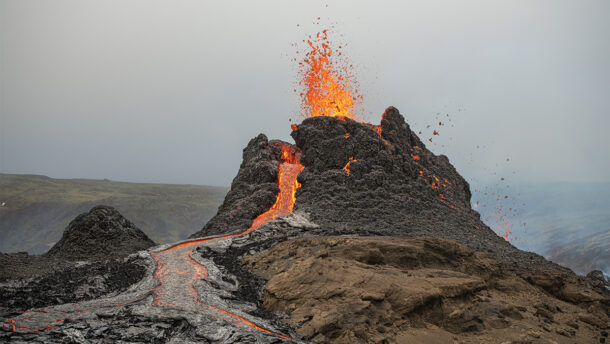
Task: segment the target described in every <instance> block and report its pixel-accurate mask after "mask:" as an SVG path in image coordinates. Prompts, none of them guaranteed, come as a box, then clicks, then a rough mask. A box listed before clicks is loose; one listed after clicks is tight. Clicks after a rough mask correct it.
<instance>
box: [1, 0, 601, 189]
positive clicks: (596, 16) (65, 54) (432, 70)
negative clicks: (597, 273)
mask: <svg viewBox="0 0 610 344" xmlns="http://www.w3.org/2000/svg"><path fill="white" fill-rule="evenodd" d="M326 4H328V7H325V5H326ZM317 17H321V24H320V25H314V24H312V22H313V21H314V20H315V18H317ZM297 24H300V26H297ZM331 24H334V30H333V33H332V35H331V38H330V39H331V40H335V41H337V42H342V43H346V44H347V46H346V48H345V52H346V53H347V54H348V56H349V58H350V60H351V61H352V62H353V63H354V65H355V66H356V72H357V73H356V78H357V79H358V80H359V81H360V91H361V93H362V94H363V95H364V104H363V108H364V114H363V115H364V116H365V118H366V119H367V120H368V121H370V122H372V123H379V120H380V116H381V113H382V112H383V110H384V109H385V108H386V107H387V106H389V105H393V106H395V107H397V108H398V109H399V110H400V111H401V113H402V114H403V115H405V117H406V118H407V121H408V122H409V123H410V124H411V125H412V127H413V129H414V130H415V131H416V132H418V131H419V130H424V131H426V130H429V129H426V126H427V125H432V126H434V125H435V124H437V122H438V121H437V117H438V116H441V117H442V116H445V117H444V118H446V119H451V121H450V123H449V122H447V123H446V124H447V125H444V126H441V127H436V128H437V129H438V130H439V132H440V135H439V136H435V137H434V138H433V142H432V143H429V147H430V148H431V150H432V151H434V152H435V153H437V154H440V153H442V154H446V155H447V156H449V158H450V160H451V161H452V163H454V164H455V165H456V167H457V168H458V171H459V172H460V173H462V174H463V175H464V176H465V177H466V179H469V180H472V179H475V180H483V179H486V178H491V179H493V178H495V176H496V175H506V176H509V175H510V176H511V178H514V179H522V180H527V181H530V182H532V181H534V182H535V181H587V182H595V181H597V182H599V181H601V182H608V181H610V174H609V173H608V171H609V170H610V152H609V149H608V147H610V138H609V137H610V136H609V135H608V129H609V128H610V39H608V34H609V33H610V2H608V1H605V0H600V1H585V0H578V1H514V0H513V1H430V0H426V1H386V2H384V1H375V2H370V1H353V0H346V1H328V2H316V1H299V2H297V1H214V2H212V1H152V0H142V1H109V0H104V1H80V0H77V1H64V0H58V1H28V0H15V1H8V0H0V87H1V89H0V136H1V137H0V171H1V172H2V173H28V174H44V175H48V176H51V177H55V178H96V179H101V178H109V179H112V180H121V181H134V182H160V183H191V184H207V185H229V184H230V182H231V180H232V179H233V177H234V176H235V174H236V173H237V168H238V166H239V164H240V162H241V151H242V149H243V148H244V147H245V145H246V144H247V142H248V141H249V140H250V139H251V138H252V137H254V136H256V135H257V134H258V133H261V132H262V133H265V134H267V136H268V137H269V138H278V139H284V140H288V141H290V142H292V140H291V138H290V136H289V134H290V131H291V130H290V123H291V122H289V119H292V120H293V121H294V120H297V121H300V120H301V118H300V117H299V99H298V97H297V96H296V95H295V94H294V93H293V92H292V89H293V87H294V83H295V81H296V69H295V63H294V62H292V61H291V58H293V57H295V56H296V54H295V49H294V48H293V47H291V45H290V44H291V43H294V42H300V41H301V40H302V39H304V38H305V37H306V35H307V34H314V33H316V32H318V31H319V30H321V29H324V28H327V27H330V25H331ZM340 35H342V37H341V36H340ZM437 113H439V114H440V115H437ZM447 115H449V117H447ZM443 121H445V119H444V120H443ZM451 125H453V127H452V126H451ZM427 133H428V132H427V131H426V132H425V133H424V134H423V135H422V136H423V138H424V139H427V138H428V137H431V135H428V134H427ZM477 146H478V147H479V148H477ZM507 159H509V161H507ZM513 172H514V173H513ZM494 173H496V175H494Z"/></svg>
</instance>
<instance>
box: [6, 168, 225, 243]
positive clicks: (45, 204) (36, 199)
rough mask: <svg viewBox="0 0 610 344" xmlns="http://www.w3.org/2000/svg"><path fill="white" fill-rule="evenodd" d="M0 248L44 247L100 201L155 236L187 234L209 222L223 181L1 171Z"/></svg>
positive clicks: (159, 239) (167, 239)
mask: <svg viewBox="0 0 610 344" xmlns="http://www.w3.org/2000/svg"><path fill="white" fill-rule="evenodd" d="M0 190H1V191H0V204H2V203H4V206H1V207H0V235H1V236H2V238H3V239H2V241H0V252H19V251H28V252H29V253H43V252H46V251H47V250H48V249H49V248H50V247H51V246H52V245H53V243H55V242H56V241H58V240H59V238H60V237H61V234H62V232H63V230H64V229H65V228H66V226H67V225H68V223H69V222H70V221H71V220H72V219H74V218H75V217H76V216H77V215H79V214H81V213H83V212H87V211H89V210H90V209H91V208H92V207H94V206H96V205H100V204H104V205H109V206H112V207H114V208H116V209H117V210H118V211H119V212H120V213H121V214H123V215H124V216H125V217H127V218H128V219H130V220H131V221H133V222H134V224H135V225H136V226H137V227H139V228H141V229H142V230H143V231H144V232H145V233H146V234H147V235H148V236H149V237H150V238H151V239H152V240H154V241H155V242H157V243H166V242H172V241H177V240H180V239H184V238H186V237H187V236H188V235H189V234H191V233H193V232H194V231H195V230H196V229H198V228H200V227H201V226H202V225H203V224H205V223H206V222H207V221H208V220H209V219H210V218H211V217H212V216H213V215H214V214H215V213H216V210H217V209H218V205H219V204H220V203H221V202H222V200H223V198H224V195H225V194H226V192H227V189H226V188H223V187H212V186H199V185H169V184H140V183H125V182H115V181H109V180H89V179H53V178H49V177H45V176H36V175H15V174H0Z"/></svg>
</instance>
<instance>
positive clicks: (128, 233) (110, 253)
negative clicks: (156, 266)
mask: <svg viewBox="0 0 610 344" xmlns="http://www.w3.org/2000/svg"><path fill="white" fill-rule="evenodd" d="M154 245H155V243H154V241H152V240H150V239H149V238H148V237H147V236H146V234H144V232H142V231H141V230H140V229H138V228H137V227H136V226H135V225H134V224H133V223H131V222H130V221H129V220H127V219H126V218H124V217H123V215H121V214H120V213H119V212H118V211H117V210H116V209H114V208H113V207H109V206H103V205H100V206H96V207H94V208H92V209H91V210H90V211H89V212H88V213H83V214H80V215H79V216H77V217H76V218H75V219H74V220H72V221H71V222H70V224H69V225H68V227H67V228H66V230H65V231H64V234H63V236H62V237H61V239H60V240H59V241H58V242H57V243H56V244H55V245H54V246H53V247H52V248H51V249H50V250H49V251H48V252H47V253H46V254H45V255H46V256H48V257H51V258H60V259H66V260H73V261H75V260H103V259H108V258H115V257H121V256H126V255H128V254H131V253H134V252H138V251H140V250H145V249H147V248H149V247H151V246H154Z"/></svg>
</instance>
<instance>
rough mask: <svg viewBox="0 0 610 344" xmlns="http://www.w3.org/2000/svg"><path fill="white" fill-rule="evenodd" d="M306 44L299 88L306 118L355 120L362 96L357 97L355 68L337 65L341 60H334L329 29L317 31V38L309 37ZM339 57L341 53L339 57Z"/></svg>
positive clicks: (301, 64)
mask: <svg viewBox="0 0 610 344" xmlns="http://www.w3.org/2000/svg"><path fill="white" fill-rule="evenodd" d="M306 43H307V45H308V47H309V52H308V53H307V54H306V55H305V59H304V60H303V61H302V62H299V69H300V70H299V74H300V77H301V80H300V81H299V86H300V87H302V88H303V91H302V92H301V93H300V94H299V95H300V96H301V101H302V107H303V111H304V116H305V117H315V116H331V117H348V118H351V119H356V116H355V113H354V105H355V103H356V101H358V100H359V99H362V96H358V95H356V94H357V91H356V89H355V87H354V86H355V82H354V81H353V79H352V77H351V72H350V70H351V68H352V65H348V64H347V63H344V66H343V67H341V66H339V65H338V62H341V61H338V60H336V59H335V55H334V54H335V53H336V51H333V48H332V47H331V43H330V42H329V40H328V34H327V30H323V31H322V32H318V33H317V34H316V35H315V37H313V36H309V39H308V40H307V42H306ZM338 49H341V46H339V47H338ZM340 55H341V53H340V52H339V53H337V54H336V56H340ZM295 92H296V89H295Z"/></svg>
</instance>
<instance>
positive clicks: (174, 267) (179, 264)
mask: <svg viewBox="0 0 610 344" xmlns="http://www.w3.org/2000/svg"><path fill="white" fill-rule="evenodd" d="M281 151H282V153H281V157H280V166H279V170H278V186H279V188H280V192H279V193H278V195H277V199H276V201H275V203H274V204H273V206H271V208H270V209H269V210H268V211H266V212H264V213H263V214H261V215H259V216H258V217H257V218H256V219H254V221H253V222H252V225H251V226H250V227H249V228H248V229H246V230H245V231H243V232H241V233H236V234H229V235H223V236H218V237H212V238H205V239H198V240H192V241H187V242H183V243H180V244H177V245H174V246H172V247H169V248H167V249H165V250H162V251H159V252H154V253H152V256H153V259H154V260H155V261H156V262H157V269H156V271H155V274H154V276H155V278H156V279H157V280H158V281H159V285H158V286H157V287H156V288H155V297H154V301H153V305H155V306H163V307H176V308H179V309H188V310H193V311H197V310H198V308H200V307H201V306H202V305H203V306H205V307H207V308H208V309H209V310H212V311H215V312H217V313H218V317H219V318H223V317H224V318H225V319H226V320H228V321H232V322H236V323H239V324H242V325H246V326H250V327H251V328H253V329H256V330H259V331H263V332H266V333H269V334H273V335H277V336H279V337H282V338H288V337H286V336H284V335H281V334H279V333H275V332H272V331H269V330H267V329H265V328H262V327H260V326H258V325H256V324H254V323H253V322H251V321H249V320H247V319H245V318H243V317H241V316H239V315H237V314H233V313H231V312H229V311H227V310H225V309H222V308H220V307H218V306H215V305H211V304H208V303H207V302H205V301H204V300H202V298H203V299H205V295H204V297H202V296H201V295H200V294H199V293H198V292H197V290H196V289H195V283H197V282H198V281H199V280H201V279H202V278H206V277H208V274H209V272H208V269H207V268H206V267H205V266H204V265H202V264H200V263H199V262H197V261H196V260H195V259H193V258H192V257H191V254H192V252H193V249H194V248H195V246H196V245H197V244H199V243H202V242H208V241H213V240H220V239H224V238H230V237H235V236H240V235H243V234H246V233H249V232H251V231H254V230H256V229H258V228H259V227H260V226H261V225H263V224H264V223H266V222H268V221H270V220H272V219H275V218H277V217H281V216H286V215H288V214H289V213H290V212H292V209H293V207H294V202H295V200H296V198H295V193H296V190H297V189H298V188H299V187H300V186H301V185H300V184H299V183H298V182H297V176H298V175H299V173H300V172H301V170H303V168H304V167H303V165H301V164H300V162H299V156H298V153H296V152H295V151H294V150H293V148H292V147H291V146H290V145H287V144H282V146H281ZM185 286H188V287H185ZM238 326H240V325H238Z"/></svg>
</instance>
